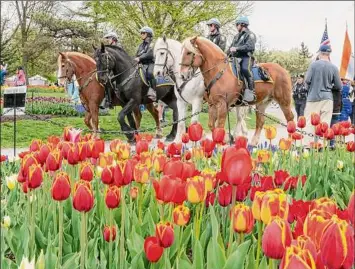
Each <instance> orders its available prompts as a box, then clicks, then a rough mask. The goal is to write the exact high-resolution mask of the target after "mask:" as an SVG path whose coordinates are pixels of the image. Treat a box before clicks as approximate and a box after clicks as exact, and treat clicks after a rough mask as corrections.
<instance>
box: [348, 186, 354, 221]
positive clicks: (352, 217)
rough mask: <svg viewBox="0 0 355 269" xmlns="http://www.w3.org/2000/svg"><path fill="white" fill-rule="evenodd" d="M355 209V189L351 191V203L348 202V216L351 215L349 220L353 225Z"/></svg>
mask: <svg viewBox="0 0 355 269" xmlns="http://www.w3.org/2000/svg"><path fill="white" fill-rule="evenodd" d="M354 210H355V191H353V192H352V193H351V196H350V200H349V204H348V216H349V221H350V223H352V225H353V226H354V224H355V214H354Z"/></svg>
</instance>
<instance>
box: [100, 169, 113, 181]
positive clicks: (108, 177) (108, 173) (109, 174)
mask: <svg viewBox="0 0 355 269" xmlns="http://www.w3.org/2000/svg"><path fill="white" fill-rule="evenodd" d="M113 174H114V167H113V166H110V167H105V168H104V169H103V170H102V172H101V180H102V183H104V184H107V185H110V184H112V183H113V179H114V178H113Z"/></svg>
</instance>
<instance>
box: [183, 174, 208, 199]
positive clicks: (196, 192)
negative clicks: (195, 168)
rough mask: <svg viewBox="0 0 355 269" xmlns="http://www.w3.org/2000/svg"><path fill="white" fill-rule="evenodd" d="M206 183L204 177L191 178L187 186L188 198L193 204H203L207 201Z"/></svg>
mask: <svg viewBox="0 0 355 269" xmlns="http://www.w3.org/2000/svg"><path fill="white" fill-rule="evenodd" d="M206 195H207V192H206V188H205V182H204V180H203V178H202V177H200V176H195V177H193V178H189V179H188V181H187V184H186V197H187V200H188V201H189V202H190V203H192V204H197V203H201V202H202V201H204V200H205V199H206Z"/></svg>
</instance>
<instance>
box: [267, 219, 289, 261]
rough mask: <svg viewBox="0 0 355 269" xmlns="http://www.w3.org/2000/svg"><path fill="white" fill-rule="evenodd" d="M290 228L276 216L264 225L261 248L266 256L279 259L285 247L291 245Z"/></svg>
mask: <svg viewBox="0 0 355 269" xmlns="http://www.w3.org/2000/svg"><path fill="white" fill-rule="evenodd" d="M291 240H292V234H291V228H290V225H289V224H288V222H287V221H285V220H284V219H280V218H278V217H276V218H275V219H274V220H273V221H272V222H271V223H270V224H269V225H267V226H266V228H265V231H264V234H263V237H262V249H263V252H264V254H265V256H266V257H268V258H271V259H277V260H279V259H281V258H282V257H283V255H284V254H285V249H286V247H288V246H290V245H291Z"/></svg>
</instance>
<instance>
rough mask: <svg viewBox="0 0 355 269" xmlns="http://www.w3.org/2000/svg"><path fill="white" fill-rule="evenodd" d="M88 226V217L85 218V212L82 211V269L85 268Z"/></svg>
mask: <svg viewBox="0 0 355 269" xmlns="http://www.w3.org/2000/svg"><path fill="white" fill-rule="evenodd" d="M85 226H86V219H85V212H81V238H80V241H81V242H80V244H81V250H80V269H84V268H85V246H86V242H85V230H86V228H85Z"/></svg>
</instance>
